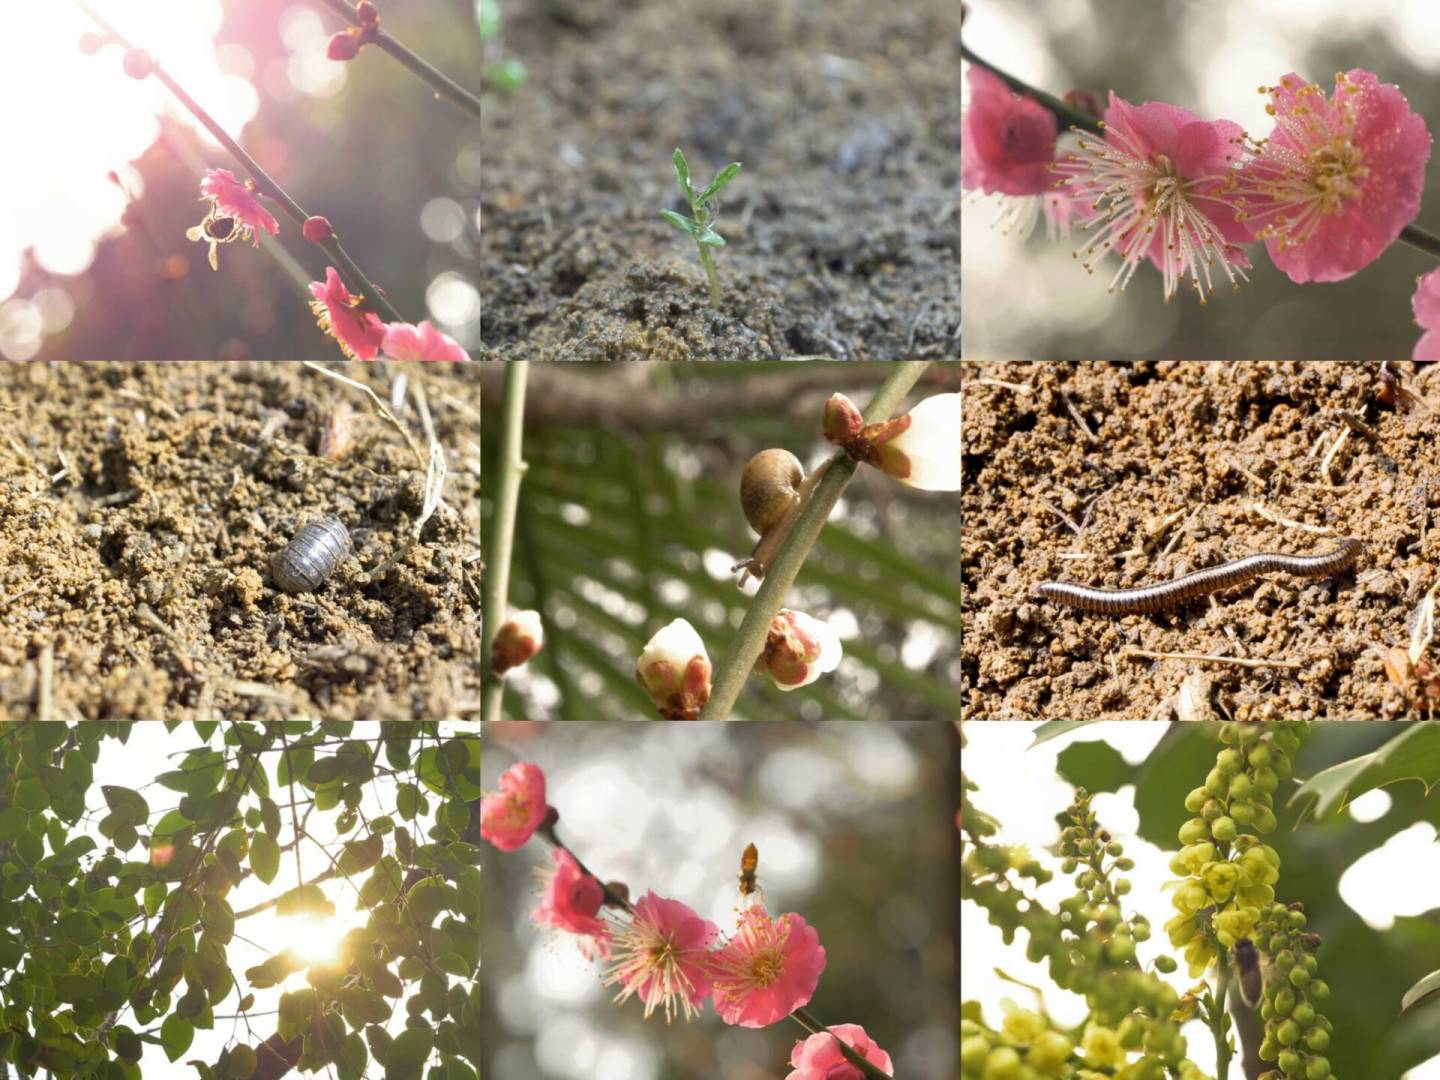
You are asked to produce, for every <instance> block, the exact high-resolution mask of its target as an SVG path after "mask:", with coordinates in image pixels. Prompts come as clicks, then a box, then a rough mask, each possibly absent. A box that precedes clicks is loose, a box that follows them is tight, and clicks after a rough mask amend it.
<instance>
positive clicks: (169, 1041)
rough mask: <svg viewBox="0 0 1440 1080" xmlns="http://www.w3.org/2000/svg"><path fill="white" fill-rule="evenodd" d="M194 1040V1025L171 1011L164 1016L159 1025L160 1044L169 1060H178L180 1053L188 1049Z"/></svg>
mask: <svg viewBox="0 0 1440 1080" xmlns="http://www.w3.org/2000/svg"><path fill="white" fill-rule="evenodd" d="M194 1041H195V1026H194V1025H193V1024H191V1023H190V1021H189V1020H186V1019H185V1018H184V1017H183V1016H178V1015H176V1014H174V1013H171V1014H170V1015H169V1016H167V1017H166V1018H165V1023H163V1024H161V1025H160V1045H161V1046H163V1047H164V1048H165V1056H166V1057H168V1058H169V1059H170V1060H171V1061H179V1060H180V1055H181V1054H183V1053H185V1051H186V1050H189V1049H190V1044H191V1043H192V1042H194Z"/></svg>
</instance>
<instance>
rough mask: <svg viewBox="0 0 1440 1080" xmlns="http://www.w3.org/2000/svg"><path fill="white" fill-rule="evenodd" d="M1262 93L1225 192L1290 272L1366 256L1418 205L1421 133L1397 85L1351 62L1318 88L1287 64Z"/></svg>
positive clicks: (1308, 276) (1310, 276)
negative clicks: (1255, 138)
mask: <svg viewBox="0 0 1440 1080" xmlns="http://www.w3.org/2000/svg"><path fill="white" fill-rule="evenodd" d="M1261 91H1262V93H1267V94H1269V95H1270V104H1269V105H1268V106H1267V107H1266V111H1267V112H1269V113H1270V114H1271V115H1272V116H1274V117H1275V129H1274V131H1272V132H1271V133H1270V136H1269V138H1267V139H1265V140H1264V141H1262V142H1260V143H1257V144H1255V146H1254V156H1253V158H1252V159H1251V160H1250V161H1249V162H1248V163H1247V164H1246V165H1245V167H1244V168H1243V169H1242V170H1241V172H1240V175H1239V178H1238V183H1237V185H1236V187H1235V191H1234V198H1235V200H1236V202H1237V203H1238V204H1239V205H1240V206H1241V207H1242V209H1243V211H1244V214H1245V216H1246V217H1247V219H1248V220H1249V221H1251V222H1254V223H1256V225H1257V226H1258V231H1257V233H1256V235H1257V236H1258V237H1259V238H1260V239H1262V240H1264V241H1265V248H1266V250H1267V251H1268V252H1269V253H1270V258H1271V260H1272V261H1273V262H1274V263H1275V265H1276V266H1278V267H1279V268H1280V269H1281V270H1283V271H1284V272H1285V274H1286V275H1287V276H1288V277H1289V278H1290V280H1291V281H1294V282H1297V283H1302V284H1303V283H1304V282H1308V281H1341V280H1343V279H1345V278H1348V277H1350V276H1351V275H1352V274H1354V273H1356V272H1357V271H1359V270H1361V269H1363V268H1364V267H1366V266H1368V265H1370V263H1372V262H1374V261H1375V260H1376V259H1377V258H1379V257H1380V254H1381V252H1383V251H1384V250H1385V249H1386V248H1387V247H1389V246H1390V245H1391V244H1392V243H1394V242H1395V239H1396V237H1398V236H1399V235H1400V231H1401V230H1402V229H1403V228H1404V227H1405V226H1406V225H1408V224H1409V223H1410V222H1411V221H1413V220H1414V219H1415V215H1416V214H1418V213H1419V212H1420V193H1421V190H1422V189H1423V188H1424V185H1425V163H1426V162H1427V161H1428V160H1429V159H1430V133H1429V132H1428V131H1427V130H1426V129H1425V121H1424V120H1423V119H1422V118H1421V117H1419V116H1418V115H1416V114H1415V113H1413V112H1411V111H1410V105H1409V103H1408V102H1407V101H1406V100H1405V95H1404V94H1402V93H1401V92H1400V89H1399V87H1397V86H1394V85H1393V84H1391V83H1382V82H1381V81H1380V80H1379V79H1378V78H1377V77H1376V76H1375V75H1373V74H1372V73H1371V72H1368V71H1365V70H1364V69H1363V68H1355V69H1353V70H1351V71H1349V72H1342V73H1341V74H1339V75H1336V76H1335V92H1334V94H1333V95H1331V97H1330V98H1329V100H1326V97H1325V92H1324V91H1323V90H1322V89H1321V88H1320V87H1319V86H1317V85H1316V84H1314V83H1307V82H1306V81H1305V80H1304V79H1302V78H1300V76H1298V75H1295V74H1293V73H1292V74H1289V75H1286V76H1285V77H1284V78H1283V79H1281V80H1280V84H1279V85H1278V86H1271V87H1262V88H1261Z"/></svg>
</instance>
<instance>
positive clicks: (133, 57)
mask: <svg viewBox="0 0 1440 1080" xmlns="http://www.w3.org/2000/svg"><path fill="white" fill-rule="evenodd" d="M123 66H124V68H125V74H126V75H129V76H130V77H131V78H132V79H148V78H149V77H150V75H151V74H152V73H153V72H154V70H155V61H154V60H153V59H152V58H151V56H150V54H149V53H148V52H146V51H145V50H144V49H126V50H125V59H124V61H123Z"/></svg>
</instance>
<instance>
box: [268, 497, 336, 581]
mask: <svg viewBox="0 0 1440 1080" xmlns="http://www.w3.org/2000/svg"><path fill="white" fill-rule="evenodd" d="M351 550H352V545H351V543H350V531H349V530H348V529H346V528H345V524H344V522H342V521H341V520H340V519H339V518H338V517H336V516H335V515H334V514H327V515H325V517H323V518H321V519H320V520H319V521H312V522H310V523H309V524H307V525H304V526H302V527H301V529H300V531H299V532H297V533H296V534H295V536H294V538H292V539H291V541H290V542H289V543H288V544H286V545H285V546H284V547H283V548H281V549H280V551H279V552H277V553H276V555H275V557H274V558H273V559H271V560H270V575H271V577H273V578H274V579H275V584H276V585H278V586H279V587H280V588H282V589H284V590H285V591H286V592H288V593H297V592H311V591H313V590H315V589H318V588H319V587H320V586H321V585H323V584H324V583H325V581H326V579H328V578H329V577H330V575H331V574H333V573H335V568H336V567H337V566H339V565H340V562H341V560H343V559H344V558H345V557H346V556H347V555H349V554H350V552H351Z"/></svg>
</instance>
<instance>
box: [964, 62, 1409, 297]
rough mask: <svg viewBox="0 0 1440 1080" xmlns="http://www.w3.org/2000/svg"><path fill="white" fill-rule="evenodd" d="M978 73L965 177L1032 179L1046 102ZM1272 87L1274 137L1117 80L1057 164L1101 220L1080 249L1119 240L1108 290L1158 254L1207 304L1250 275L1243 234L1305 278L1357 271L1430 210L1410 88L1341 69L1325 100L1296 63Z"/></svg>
mask: <svg viewBox="0 0 1440 1080" xmlns="http://www.w3.org/2000/svg"><path fill="white" fill-rule="evenodd" d="M980 70H983V69H978V70H977V67H976V66H975V65H972V67H971V69H970V80H971V87H972V104H971V107H970V109H969V110H968V111H967V113H966V116H965V119H964V122H963V129H964V144H965V146H966V147H967V148H970V147H973V148H974V149H975V153H976V158H977V164H976V165H975V166H974V167H973V168H963V167H962V186H964V187H966V188H971V189H976V190H981V191H989V192H1006V193H1011V194H1021V193H1024V192H1027V191H1029V190H1030V188H1031V185H1033V173H1032V170H1033V168H1034V166H1035V164H1036V162H1037V161H1038V160H1039V158H1040V157H1041V156H1042V155H1041V154H1040V152H1039V150H1038V149H1037V147H1038V146H1039V144H1040V143H1041V142H1043V140H1042V139H1041V138H1040V135H1041V127H1040V125H1039V122H1038V119H1037V117H1036V112H1035V110H1037V109H1042V110H1043V108H1044V106H1042V105H1041V104H1040V103H1039V102H1037V101H1034V100H1029V99H1026V98H1025V97H1024V96H1023V95H1016V94H1015V93H1014V92H1013V91H1012V90H1011V89H1010V87H1009V86H1007V85H1006V84H1005V83H1004V82H1003V80H1000V79H999V78H998V77H997V76H995V75H993V74H992V73H990V72H983V74H980V73H979V71H980ZM1261 91H1262V92H1263V93H1265V94H1268V95H1269V96H1270V99H1271V100H1270V104H1269V105H1268V106H1267V110H1266V111H1267V112H1268V113H1269V114H1270V115H1271V116H1273V117H1274V118H1275V127H1274V130H1273V131H1272V132H1271V133H1270V135H1268V136H1267V137H1266V138H1263V139H1253V138H1251V137H1250V136H1248V135H1246V134H1245V133H1244V131H1242V129H1241V128H1240V127H1239V125H1237V124H1235V123H1233V122H1231V121H1228V120H1205V119H1203V118H1201V117H1198V116H1196V115H1195V114H1194V113H1192V112H1190V111H1189V110H1186V109H1183V108H1181V107H1179V106H1177V105H1171V104H1167V103H1165V102H1145V103H1143V104H1141V105H1138V106H1137V105H1132V104H1131V103H1129V102H1128V101H1125V100H1124V99H1123V98H1121V97H1119V96H1118V95H1117V94H1115V93H1114V91H1111V92H1110V95H1109V107H1108V108H1107V109H1106V110H1105V117H1104V121H1103V122H1102V125H1101V126H1102V128H1103V130H1104V138H1103V139H1099V138H1096V137H1094V136H1091V135H1088V134H1084V135H1081V136H1080V139H1079V148H1078V150H1076V151H1075V152H1071V153H1064V154H1061V155H1060V157H1059V160H1058V161H1057V163H1056V164H1055V165H1054V166H1053V170H1052V171H1053V173H1054V174H1055V175H1057V176H1058V177H1059V180H1058V184H1057V187H1058V191H1059V192H1060V193H1062V194H1064V195H1065V196H1067V197H1070V198H1072V199H1074V200H1077V201H1079V200H1083V201H1084V202H1085V203H1087V204H1088V207H1089V209H1088V212H1082V213H1083V220H1082V221H1081V224H1082V225H1084V226H1085V227H1086V228H1090V229H1097V230H1098V231H1097V232H1096V233H1095V235H1094V236H1093V238H1092V239H1091V240H1090V242H1089V243H1088V244H1087V245H1086V246H1085V247H1084V249H1083V255H1084V256H1085V257H1084V264H1085V267H1086V269H1087V270H1089V271H1092V272H1093V271H1094V269H1095V267H1096V265H1097V264H1098V263H1099V261H1100V260H1101V259H1102V258H1103V257H1104V255H1105V254H1106V253H1107V252H1110V251H1114V252H1115V253H1117V254H1118V255H1119V256H1120V258H1121V265H1120V268H1119V269H1118V270H1117V271H1116V273H1115V275H1114V277H1112V279H1111V281H1110V287H1111V288H1112V289H1119V290H1123V289H1124V287H1125V285H1126V284H1127V283H1128V282H1129V281H1130V280H1131V278H1132V277H1133V275H1134V273H1135V271H1136V269H1137V268H1138V267H1139V265H1140V264H1141V263H1142V262H1145V261H1148V262H1150V263H1151V264H1153V265H1154V266H1155V267H1156V268H1157V269H1158V270H1159V271H1160V272H1161V275H1162V277H1163V280H1164V292H1165V298H1166V299H1167V300H1169V299H1171V298H1172V297H1173V296H1174V294H1175V293H1176V292H1177V291H1178V289H1179V287H1180V285H1181V284H1182V283H1188V284H1189V285H1190V287H1191V288H1193V289H1194V290H1195V291H1196V293H1197V294H1198V295H1199V297H1200V301H1201V303H1204V302H1205V299H1206V297H1207V296H1208V295H1209V294H1210V293H1211V292H1213V290H1214V287H1215V284H1216V281H1215V278H1216V277H1217V276H1219V275H1221V274H1223V276H1224V277H1225V279H1226V280H1228V281H1230V283H1231V284H1232V286H1237V287H1238V283H1239V281H1242V280H1245V273H1244V271H1245V270H1246V269H1248V268H1249V267H1250V260H1249V257H1248V255H1246V253H1245V252H1244V250H1243V249H1242V245H1244V244H1248V243H1252V242H1257V241H1263V242H1264V244H1265V247H1266V251H1267V252H1268V254H1269V255H1270V258H1271V261H1272V262H1274V264H1275V265H1276V266H1277V267H1278V268H1279V269H1280V270H1281V271H1282V272H1284V273H1285V274H1286V275H1287V276H1288V277H1289V278H1290V279H1291V280H1292V281H1294V282H1296V283H1297V284H1304V283H1307V282H1312V281H1340V280H1343V279H1344V278H1347V277H1350V276H1352V275H1353V274H1355V273H1357V272H1359V271H1360V270H1362V269H1364V268H1365V267H1366V266H1368V265H1369V264H1370V263H1372V262H1374V261H1375V260H1376V259H1377V258H1379V256H1380V255H1381V254H1382V253H1383V252H1384V251H1385V249H1386V248H1388V247H1389V246H1390V245H1391V244H1392V243H1394V242H1395V240H1396V239H1398V238H1399V237H1400V235H1401V233H1402V232H1403V231H1404V230H1405V228H1406V226H1407V225H1409V224H1410V222H1412V221H1413V220H1414V218H1415V216H1416V214H1417V213H1418V212H1419V208H1420V193H1421V190H1422V188H1423V186H1424V177H1425V166H1426V164H1427V162H1428V161H1429V157H1430V148H1431V137H1430V133H1429V132H1428V130H1427V129H1426V126H1425V122H1424V120H1423V119H1422V118H1421V117H1420V116H1418V115H1417V114H1415V113H1414V112H1412V111H1411V109H1410V106H1409V104H1408V102H1407V101H1406V99H1405V96H1404V95H1403V94H1402V93H1401V92H1400V90H1399V88H1398V87H1396V86H1394V85H1392V84H1389V83H1382V82H1381V81H1380V80H1379V78H1378V77H1377V76H1376V75H1374V74H1373V73H1371V72H1368V71H1365V70H1363V69H1359V68H1356V69H1354V70H1352V71H1349V72H1345V73H1342V74H1340V75H1338V76H1337V77H1336V82H1335V90H1334V92H1333V94H1331V95H1330V96H1329V97H1327V96H1326V94H1325V92H1324V91H1323V90H1322V89H1321V87H1319V86H1318V85H1315V84H1313V83H1307V82H1306V81H1305V80H1303V79H1302V78H1300V77H1299V76H1298V75H1294V74H1289V75H1286V76H1285V77H1284V78H1282V79H1281V80H1280V82H1279V84H1278V85H1276V86H1273V87H1262V88H1261ZM1012 99H1018V100H1012ZM1072 130H1076V129H1072ZM1052 152H1053V150H1052ZM1078 254H1082V253H1081V252H1077V255H1078Z"/></svg>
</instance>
